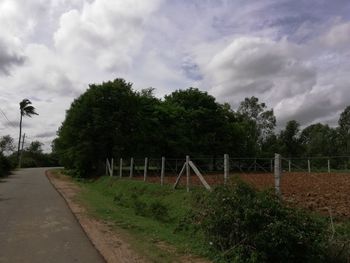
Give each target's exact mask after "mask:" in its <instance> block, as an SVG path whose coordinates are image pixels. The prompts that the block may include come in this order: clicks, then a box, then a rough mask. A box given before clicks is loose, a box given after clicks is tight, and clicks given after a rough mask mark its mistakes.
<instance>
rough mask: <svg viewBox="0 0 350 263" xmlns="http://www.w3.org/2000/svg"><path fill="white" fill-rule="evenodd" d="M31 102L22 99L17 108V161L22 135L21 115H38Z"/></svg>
mask: <svg viewBox="0 0 350 263" xmlns="http://www.w3.org/2000/svg"><path fill="white" fill-rule="evenodd" d="M31 104H32V102H31V101H30V100H28V99H24V100H22V101H21V102H20V103H19V109H20V110H21V119H20V122H19V138H18V151H17V161H18V158H19V150H20V146H21V137H22V118H23V116H28V117H32V115H39V114H38V113H36V112H35V108H34V107H33V106H31Z"/></svg>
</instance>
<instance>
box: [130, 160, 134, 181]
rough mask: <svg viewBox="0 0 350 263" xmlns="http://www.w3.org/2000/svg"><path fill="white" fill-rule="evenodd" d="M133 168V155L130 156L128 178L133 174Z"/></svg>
mask: <svg viewBox="0 0 350 263" xmlns="http://www.w3.org/2000/svg"><path fill="white" fill-rule="evenodd" d="M133 169H134V158H133V157H131V158H130V175H129V176H130V178H131V177H132V176H133V172H134V171H133Z"/></svg>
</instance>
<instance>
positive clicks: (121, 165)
mask: <svg viewBox="0 0 350 263" xmlns="http://www.w3.org/2000/svg"><path fill="white" fill-rule="evenodd" d="M122 176H123V158H120V160H119V177H120V178H122Z"/></svg>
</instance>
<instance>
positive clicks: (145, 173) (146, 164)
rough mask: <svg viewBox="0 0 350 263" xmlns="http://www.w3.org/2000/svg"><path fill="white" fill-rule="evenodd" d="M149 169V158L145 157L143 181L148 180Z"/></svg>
mask: <svg viewBox="0 0 350 263" xmlns="http://www.w3.org/2000/svg"><path fill="white" fill-rule="evenodd" d="M147 169H148V158H147V157H146V158H145V166H144V168H143V181H144V182H146V178H147Z"/></svg>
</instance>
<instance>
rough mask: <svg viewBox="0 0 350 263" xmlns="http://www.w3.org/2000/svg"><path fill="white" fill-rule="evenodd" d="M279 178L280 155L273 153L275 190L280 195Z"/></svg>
mask: <svg viewBox="0 0 350 263" xmlns="http://www.w3.org/2000/svg"><path fill="white" fill-rule="evenodd" d="M280 180H281V155H279V154H278V153H275V191H276V194H277V195H281V190H280Z"/></svg>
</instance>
